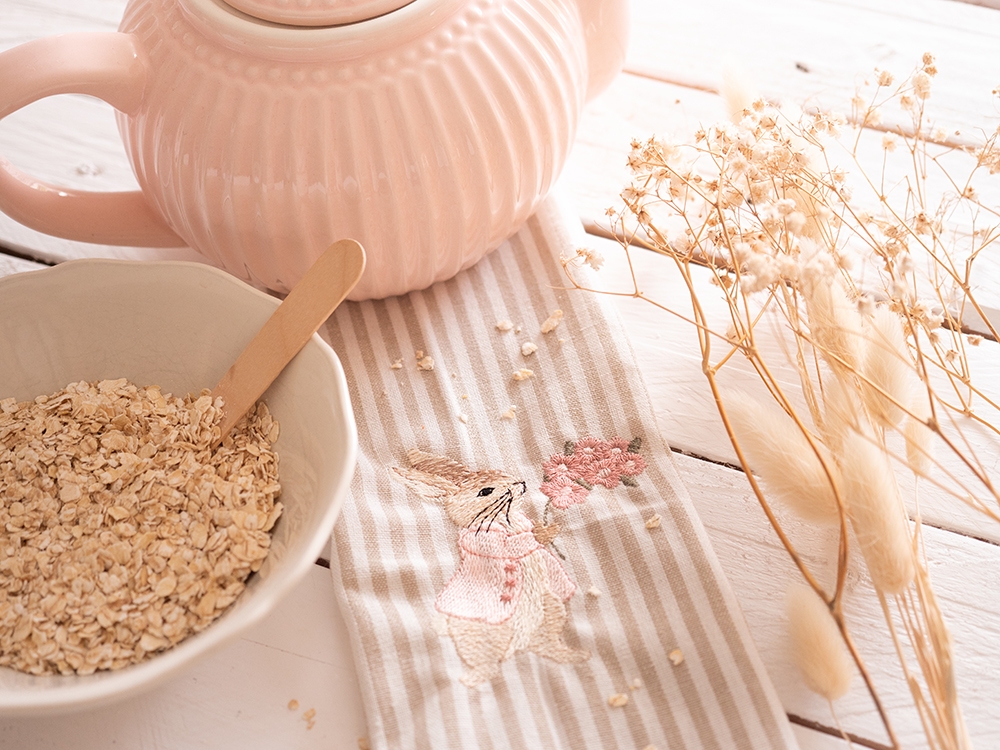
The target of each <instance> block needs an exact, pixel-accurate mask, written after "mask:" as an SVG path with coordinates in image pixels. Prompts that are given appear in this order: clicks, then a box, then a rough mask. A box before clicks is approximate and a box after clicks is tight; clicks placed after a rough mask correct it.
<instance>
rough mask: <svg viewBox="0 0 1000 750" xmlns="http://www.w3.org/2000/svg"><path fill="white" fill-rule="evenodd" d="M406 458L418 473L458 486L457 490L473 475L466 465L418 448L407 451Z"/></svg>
mask: <svg viewBox="0 0 1000 750" xmlns="http://www.w3.org/2000/svg"><path fill="white" fill-rule="evenodd" d="M406 458H407V460H408V461H409V462H410V466H411V467H413V469H415V470H416V471H419V472H423V473H425V474H433V475H434V476H436V477H440V478H441V479H444V480H445V481H448V482H450V483H452V484H454V485H456V489H457V485H458V484H459V483H461V481H462V480H463V479H468V478H469V477H470V476H472V474H473V472H471V471H470V470H469V467H468V466H466V465H465V464H462V463H459V462H458V461H453V460H452V459H450V458H448V457H447V456H437V455H435V454H433V453H426V452H424V451H421V450H417V449H416V448H414V449H413V450H409V451H407V452H406Z"/></svg>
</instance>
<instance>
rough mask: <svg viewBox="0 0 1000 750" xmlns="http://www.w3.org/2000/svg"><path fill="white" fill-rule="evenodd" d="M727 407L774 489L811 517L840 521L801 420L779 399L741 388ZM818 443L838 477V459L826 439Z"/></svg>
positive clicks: (747, 452)
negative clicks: (769, 400) (763, 398)
mask: <svg viewBox="0 0 1000 750" xmlns="http://www.w3.org/2000/svg"><path fill="white" fill-rule="evenodd" d="M725 408H726V415H727V416H728V418H729V423H730V424H731V425H732V428H733V433H734V434H735V436H736V440H737V442H738V443H739V445H740V448H741V449H742V451H743V452H744V454H745V455H746V457H747V459H748V460H749V461H750V467H749V468H751V469H752V470H753V471H754V473H756V474H757V475H758V476H760V478H761V480H762V481H763V483H764V485H765V486H766V487H767V489H768V491H769V492H770V493H772V494H773V495H774V497H775V498H777V499H778V500H781V501H782V502H783V503H785V505H787V506H788V507H789V508H791V509H792V510H793V511H795V512H796V513H797V514H798V515H800V516H801V517H802V518H804V519H806V520H808V521H812V522H814V523H824V524H832V523H837V521H838V520H839V518H840V512H839V509H838V506H837V497H836V493H835V492H834V489H833V485H832V484H831V482H830V478H829V477H828V476H827V473H826V471H824V469H823V462H821V461H820V459H819V457H818V456H817V452H816V451H814V450H813V448H812V446H810V445H809V441H808V440H806V437H805V435H803V434H802V430H800V429H799V427H798V425H796V424H795V423H794V422H793V421H792V419H791V418H790V417H789V416H788V415H787V414H785V413H784V412H783V411H782V410H781V409H779V408H778V407H777V406H776V405H768V406H765V405H763V404H761V403H760V402H759V401H757V400H756V399H754V398H753V397H752V396H749V395H747V394H746V393H741V392H738V391H734V392H732V393H730V394H729V398H727V400H726V402H725ZM817 448H819V451H820V453H821V454H822V456H823V459H824V462H825V463H826V466H827V467H828V468H829V471H830V472H831V473H832V475H833V477H834V481H836V477H837V474H836V472H837V466H836V464H835V463H834V461H833V459H832V458H831V457H830V455H829V453H828V452H827V451H826V449H825V448H823V446H822V445H817Z"/></svg>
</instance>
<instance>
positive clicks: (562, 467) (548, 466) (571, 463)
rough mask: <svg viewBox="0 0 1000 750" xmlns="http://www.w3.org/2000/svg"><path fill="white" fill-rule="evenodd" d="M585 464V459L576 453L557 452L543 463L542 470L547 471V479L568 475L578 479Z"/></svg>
mask: <svg viewBox="0 0 1000 750" xmlns="http://www.w3.org/2000/svg"><path fill="white" fill-rule="evenodd" d="M583 466H584V461H583V460H581V457H580V456H578V455H576V454H575V453H574V454H571V455H566V454H564V453H556V454H555V455H553V456H550V457H549V460H548V461H546V462H545V463H543V464H542V471H544V472H545V477H546V480H548V479H558V478H560V477H567V476H568V477H570V478H571V479H576V478H578V477H579V476H580V472H581V470H582V468H583Z"/></svg>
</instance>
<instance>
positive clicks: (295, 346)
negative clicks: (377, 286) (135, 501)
mask: <svg viewBox="0 0 1000 750" xmlns="http://www.w3.org/2000/svg"><path fill="white" fill-rule="evenodd" d="M364 270H365V251H364V248H362V247H361V245H360V243H358V242H356V241H354V240H349V239H344V240H339V241H338V242H335V243H333V244H332V245H330V247H328V248H327V249H326V250H325V251H324V252H323V254H322V255H320V256H319V259H318V260H317V261H316V262H315V263H313V265H312V266H311V267H310V268H309V270H308V271H306V274H305V276H303V277H302V279H301V280H300V281H299V282H298V283H297V284H296V285H295V286H294V287H293V288H292V291H291V292H289V293H288V296H287V297H285V299H284V301H283V302H282V303H281V304H280V305H279V306H278V308H277V309H276V310H275V311H274V313H273V314H272V315H271V317H270V318H268V319H267V322H266V323H264V326H263V327H262V328H261V329H260V331H258V332H257V335H256V336H254V337H253V340H251V341H250V343H249V344H247V346H246V348H245V349H244V350H243V351H242V352H241V353H240V356H239V357H238V358H237V359H236V361H235V362H234V363H233V366H232V367H230V368H229V371H228V372H227V373H226V374H225V375H223V376H222V379H221V380H220V381H219V384H218V385H217V386H215V388H214V389H213V390H212V396H213V398H214V397H216V396H221V397H222V399H223V404H224V406H223V408H224V409H225V412H224V415H223V419H222V432H221V433H220V435H221V437H220V438H219V440H220V442H221V439H222V437H225V436H226V435H228V434H229V431H230V430H231V429H232V428H233V427H234V426H235V424H236V423H237V422H238V421H239V419H240V417H242V416H243V415H244V414H245V413H246V412H247V410H248V409H249V408H250V407H251V406H253V405H254V403H256V401H257V399H259V398H260V397H261V395H262V394H263V393H264V391H266V390H267V387H268V386H269V385H271V383H272V382H274V379H275V378H277V377H278V375H279V374H280V373H281V371H282V370H284V369H285V365H287V364H288V363H289V362H290V361H291V359H292V357H294V356H295V355H296V354H298V352H299V350H300V349H301V348H302V347H303V346H305V345H306V342H307V341H308V340H309V338H310V337H311V336H312V335H313V334H314V333H315V332H316V331H317V330H318V329H319V327H320V326H321V325H323V322H324V321H325V320H326V319H327V318H328V317H330V313H332V312H333V311H334V309H335V308H336V307H337V305H339V304H340V303H341V302H343V300H344V298H345V297H346V296H347V295H348V293H349V292H350V291H351V289H353V288H354V285H355V284H357V283H358V279H359V278H361V273H362V271H364Z"/></svg>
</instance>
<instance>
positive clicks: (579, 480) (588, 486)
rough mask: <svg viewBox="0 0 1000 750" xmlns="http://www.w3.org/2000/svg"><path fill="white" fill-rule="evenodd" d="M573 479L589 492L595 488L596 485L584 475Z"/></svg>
mask: <svg viewBox="0 0 1000 750" xmlns="http://www.w3.org/2000/svg"><path fill="white" fill-rule="evenodd" d="M573 481H574V482H576V483H577V484H578V485H580V486H581V487H583V488H584V489H585V490H587V492H590V491H591V490H592V489H594V485H592V484H591V483H590V482H588V481H587V480H586V479H584V478H583V477H577V478H576V479H574V480H573Z"/></svg>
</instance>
